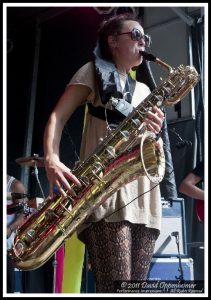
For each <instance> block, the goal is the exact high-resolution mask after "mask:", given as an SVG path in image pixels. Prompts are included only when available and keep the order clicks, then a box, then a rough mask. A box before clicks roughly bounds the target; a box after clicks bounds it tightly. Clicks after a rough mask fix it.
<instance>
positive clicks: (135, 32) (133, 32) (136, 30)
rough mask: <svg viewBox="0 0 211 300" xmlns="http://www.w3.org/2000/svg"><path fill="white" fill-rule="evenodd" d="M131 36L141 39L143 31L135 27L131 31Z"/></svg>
mask: <svg viewBox="0 0 211 300" xmlns="http://www.w3.org/2000/svg"><path fill="white" fill-rule="evenodd" d="M131 36H132V39H133V40H134V41H139V40H140V39H141V38H142V34H141V31H139V30H138V29H133V30H132V31H131Z"/></svg>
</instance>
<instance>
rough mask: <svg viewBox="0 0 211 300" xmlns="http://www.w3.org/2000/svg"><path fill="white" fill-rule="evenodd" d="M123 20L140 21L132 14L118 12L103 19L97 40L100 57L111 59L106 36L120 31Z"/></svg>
mask: <svg viewBox="0 0 211 300" xmlns="http://www.w3.org/2000/svg"><path fill="white" fill-rule="evenodd" d="M125 21H136V22H138V23H140V20H138V19H137V18H136V17H134V16H133V15H132V14H120V15H117V16H112V17H110V18H109V19H108V20H104V21H103V22H102V24H101V26H100V28H99V30H98V42H99V48H100V52H101V56H102V58H105V59H109V60H110V59H111V58H112V55H111V51H110V47H109V45H108V36H109V35H117V34H118V33H121V29H122V26H123V24H124V22H125Z"/></svg>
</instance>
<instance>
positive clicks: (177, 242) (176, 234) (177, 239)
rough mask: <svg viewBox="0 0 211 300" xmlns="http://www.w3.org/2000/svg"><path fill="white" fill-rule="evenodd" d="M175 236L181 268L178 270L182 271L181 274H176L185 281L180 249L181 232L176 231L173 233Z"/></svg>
mask: <svg viewBox="0 0 211 300" xmlns="http://www.w3.org/2000/svg"><path fill="white" fill-rule="evenodd" d="M171 234H172V235H173V236H174V237H175V238H176V244H177V250H178V258H179V269H178V271H179V272H180V276H178V277H177V276H176V279H179V280H181V281H184V275H183V269H182V261H181V254H180V249H179V232H178V231H174V232H172V233H171Z"/></svg>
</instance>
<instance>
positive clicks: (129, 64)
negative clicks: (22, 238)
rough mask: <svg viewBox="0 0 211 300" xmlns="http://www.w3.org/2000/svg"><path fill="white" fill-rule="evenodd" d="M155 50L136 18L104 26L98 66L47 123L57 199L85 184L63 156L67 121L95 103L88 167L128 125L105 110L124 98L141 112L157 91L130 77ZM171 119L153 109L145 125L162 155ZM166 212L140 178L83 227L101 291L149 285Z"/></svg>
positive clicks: (86, 149) (86, 70) (84, 148)
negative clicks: (120, 283)
mask: <svg viewBox="0 0 211 300" xmlns="http://www.w3.org/2000/svg"><path fill="white" fill-rule="evenodd" d="M149 46H150V37H149V36H147V35H146V34H145V33H144V29H143V27H142V25H141V24H140V21H139V20H138V19H136V18H134V17H133V16H131V15H128V14H124V15H118V16H113V17H111V18H110V19H108V20H105V21H104V22H103V23H102V24H101V26H100V29H99V35H98V41H97V46H96V48H95V50H94V55H95V58H94V60H93V61H90V62H88V63H86V64H85V65H84V66H82V67H81V68H80V69H79V70H78V71H77V72H76V73H75V75H74V76H73V77H72V79H71V80H70V82H69V84H68V85H67V87H66V89H65V91H64V93H63V95H62V96H61V97H60V99H59V101H58V103H57V105H56V106H55V108H54V110H53V112H52V113H51V115H50V117H49V120H48V122H47V124H46V128H45V132H44V156H45V169H46V173H47V177H48V180H49V184H50V185H49V186H50V191H49V194H50V196H51V197H53V196H54V193H53V190H54V187H55V186H56V187H57V188H58V191H59V193H60V194H61V195H63V196H66V192H65V191H68V192H70V193H72V191H71V188H70V182H74V183H75V184H76V185H77V186H81V182H80V180H79V178H76V176H74V174H73V173H72V172H71V170H70V169H69V168H68V167H67V166H65V165H64V164H63V163H62V162H61V161H60V157H59V148H60V140H61V134H62V131H63V128H64V126H65V124H66V122H67V121H68V120H69V118H70V117H71V115H72V114H73V113H74V111H75V110H76V109H77V107H79V106H81V105H84V104H87V105H88V113H87V115H86V121H85V127H84V131H83V136H82V142H81V151H80V159H81V160H82V161H84V160H85V159H87V158H88V157H89V156H90V155H91V154H92V153H93V152H94V150H95V149H96V147H97V146H98V144H99V139H100V138H104V137H105V136H107V135H109V134H111V132H112V131H111V130H110V129H111V127H112V126H113V127H115V126H117V125H118V124H120V122H122V121H123V119H124V118H121V117H120V116H119V114H118V113H117V112H116V111H111V110H110V109H109V108H108V107H106V104H107V102H108V100H109V99H110V97H111V96H114V97H115V96H116V95H120V98H121V97H122V98H124V99H125V100H126V101H127V102H128V103H131V104H132V105H133V106H134V107H136V106H138V105H139V104H140V103H141V101H143V100H144V99H145V98H146V97H147V96H148V95H149V94H150V93H151V90H150V88H149V87H148V86H147V85H146V84H144V83H141V82H138V81H136V80H133V79H132V78H131V77H130V71H131V70H132V68H133V67H137V66H139V65H140V64H141V63H142V61H143V57H142V55H141V54H140V51H144V50H145V49H146V47H149ZM105 111H106V113H105ZM164 120H165V116H164V113H163V112H162V111H161V109H159V108H157V107H153V108H152V110H151V111H150V110H149V111H148V112H147V113H146V115H145V120H144V124H145V126H147V129H148V130H150V131H152V132H153V133H155V134H156V135H157V142H156V144H157V146H158V147H159V148H160V149H161V151H163V142H162V138H161V137H160V134H161V129H162V131H163V130H164V129H163V122H164ZM142 125H143V124H142ZM137 143H138V141H137ZM134 199H136V200H135V201H133V200H134ZM128 203H130V204H129V205H128ZM161 214H162V209H161V195H160V187H159V185H156V184H154V183H152V182H151V181H150V180H149V179H148V178H147V176H141V177H139V178H138V179H135V180H134V181H132V182H130V183H128V184H125V185H124V186H122V187H121V188H120V189H119V190H118V191H117V192H115V193H113V194H112V195H109V197H108V199H107V200H106V201H104V203H103V204H102V205H100V206H99V207H98V208H96V209H95V210H94V211H93V212H92V214H91V216H90V217H89V218H88V220H86V222H84V224H82V225H80V226H78V228H77V233H78V237H79V239H80V240H81V241H83V242H84V243H85V245H86V247H87V249H88V253H89V258H90V263H91V266H92V270H93V273H94V277H95V282H96V292H97V293H113V292H116V289H115V284H114V283H115V281H117V280H146V278H147V275H148V271H149V267H150V263H151V259H152V256H153V252H154V246H155V242H156V240H157V238H158V236H159V233H160V229H161Z"/></svg>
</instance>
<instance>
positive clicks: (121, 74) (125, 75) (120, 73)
mask: <svg viewBox="0 0 211 300" xmlns="http://www.w3.org/2000/svg"><path fill="white" fill-rule="evenodd" d="M117 72H118V74H119V75H120V76H122V77H127V73H122V72H120V71H119V70H118V71H117Z"/></svg>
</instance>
